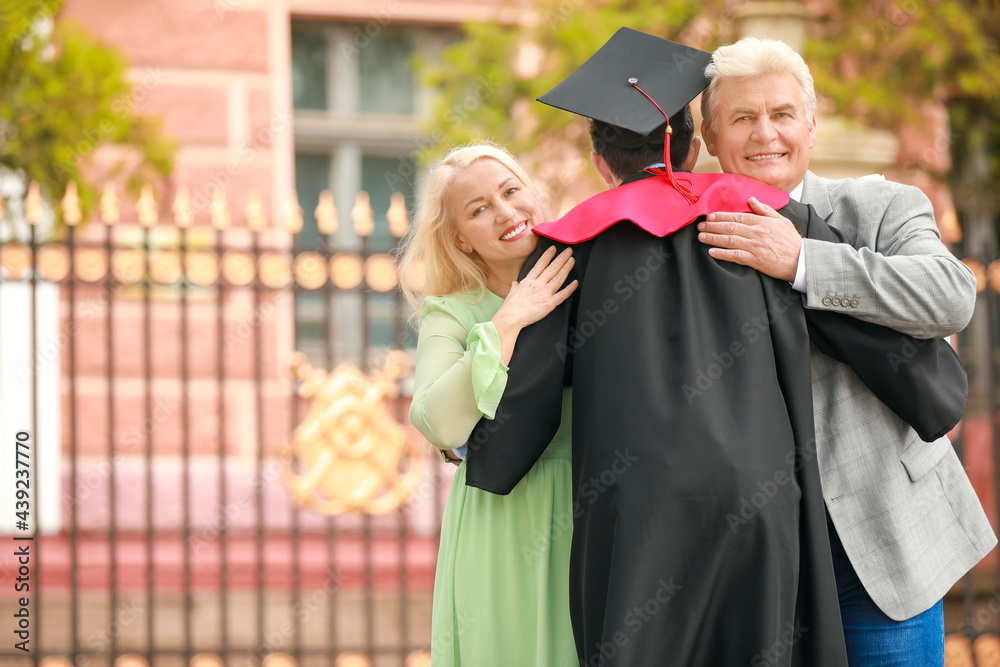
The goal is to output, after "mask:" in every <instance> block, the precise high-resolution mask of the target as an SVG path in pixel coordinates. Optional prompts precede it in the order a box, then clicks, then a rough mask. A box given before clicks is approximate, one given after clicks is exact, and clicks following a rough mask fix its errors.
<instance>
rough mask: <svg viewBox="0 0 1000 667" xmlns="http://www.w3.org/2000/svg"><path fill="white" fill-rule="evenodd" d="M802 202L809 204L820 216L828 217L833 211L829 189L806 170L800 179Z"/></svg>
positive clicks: (818, 178) (817, 177)
mask: <svg viewBox="0 0 1000 667" xmlns="http://www.w3.org/2000/svg"><path fill="white" fill-rule="evenodd" d="M802 203H803V204H811V205H812V207H813V208H814V209H815V210H816V213H818V214H819V217H821V218H824V219H826V218H829V217H830V214H831V213H833V203H832V202H831V201H830V191H829V190H827V188H826V185H824V184H823V181H822V180H820V177H819V176H817V175H816V174H814V173H812V172H811V171H807V172H806V176H805V178H804V179H803V181H802Z"/></svg>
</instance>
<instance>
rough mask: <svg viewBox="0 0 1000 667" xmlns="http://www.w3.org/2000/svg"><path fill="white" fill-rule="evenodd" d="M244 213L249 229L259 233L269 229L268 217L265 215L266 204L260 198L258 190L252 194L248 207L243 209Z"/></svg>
mask: <svg viewBox="0 0 1000 667" xmlns="http://www.w3.org/2000/svg"><path fill="white" fill-rule="evenodd" d="M243 213H244V215H246V217H247V227H249V228H250V230H251V231H254V232H259V231H260V230H262V229H264V228H265V227H267V215H266V214H265V213H264V202H263V200H261V198H260V193H259V192H257V191H256V190H254V191H253V192H251V193H250V199H248V200H247V206H246V208H245V209H243Z"/></svg>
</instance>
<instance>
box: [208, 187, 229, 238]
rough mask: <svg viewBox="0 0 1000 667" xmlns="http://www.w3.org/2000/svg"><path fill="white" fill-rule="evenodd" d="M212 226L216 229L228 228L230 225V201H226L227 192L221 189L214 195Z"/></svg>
mask: <svg viewBox="0 0 1000 667" xmlns="http://www.w3.org/2000/svg"><path fill="white" fill-rule="evenodd" d="M211 208H212V226H213V227H215V228H216V229H226V228H227V227H229V221H230V217H229V202H227V201H226V193H225V192H223V191H222V190H219V191H218V192H216V193H215V196H214V197H212V207H211Z"/></svg>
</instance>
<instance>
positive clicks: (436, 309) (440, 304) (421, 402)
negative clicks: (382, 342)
mask: <svg viewBox="0 0 1000 667" xmlns="http://www.w3.org/2000/svg"><path fill="white" fill-rule="evenodd" d="M507 370H508V369H507V366H506V365H504V363H503V362H502V361H501V360H500V335H499V334H498V333H497V330H496V327H495V326H493V323H492V322H490V321H486V322H475V317H474V316H473V313H472V312H471V311H470V310H469V306H468V305H465V304H463V303H461V302H460V301H458V300H456V299H449V298H448V297H427V298H426V299H424V304H423V308H422V310H421V313H420V336H419V338H418V340H417V367H416V378H415V388H414V392H413V402H412V403H411V404H410V421H411V422H412V423H413V425H414V426H416V427H417V430H419V431H420V432H421V433H422V434H423V435H424V437H426V438H427V440H428V441H429V442H430V443H431V444H432V445H434V446H435V447H439V448H441V449H452V448H455V447H458V446H460V445H463V444H465V441H466V440H467V439H468V438H469V434H470V433H472V429H473V428H474V427H475V425H476V424H477V423H478V422H479V420H480V419H481V418H482V417H483V416H485V417H487V418H488V419H493V417H494V415H495V413H496V408H497V405H498V404H499V403H500V397H501V396H502V395H503V391H504V388H505V387H506V386H507Z"/></svg>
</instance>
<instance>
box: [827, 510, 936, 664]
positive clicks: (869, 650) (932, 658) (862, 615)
mask: <svg viewBox="0 0 1000 667" xmlns="http://www.w3.org/2000/svg"><path fill="white" fill-rule="evenodd" d="M830 547H831V550H832V551H833V571H834V573H835V574H836V576H837V594H838V596H839V597H840V615H841V618H842V619H843V621H844V637H845V639H846V640H847V657H848V662H849V664H850V667H943V666H944V608H943V605H942V603H941V601H940V600H938V602H937V604H935V605H934V606H933V607H931V608H930V609H928V610H927V611H925V612H923V613H922V614H917V615H916V616H914V617H913V618H910V619H907V620H905V621H894V620H892V619H891V618H889V617H888V616H886V615H885V614H884V613H882V610H881V609H879V608H878V607H877V606H876V605H875V603H874V602H872V599H871V597H869V595H868V592H867V591H865V587H864V586H862V585H861V580H860V579H858V575H857V573H856V572H855V571H854V566H852V565H851V561H850V560H849V559H848V558H847V554H846V553H844V546H843V544H841V542H840V538H839V537H838V536H837V531H836V530H835V529H834V527H833V524H830Z"/></svg>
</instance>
